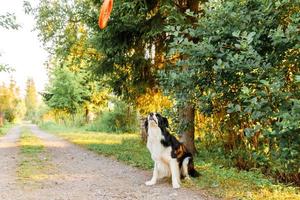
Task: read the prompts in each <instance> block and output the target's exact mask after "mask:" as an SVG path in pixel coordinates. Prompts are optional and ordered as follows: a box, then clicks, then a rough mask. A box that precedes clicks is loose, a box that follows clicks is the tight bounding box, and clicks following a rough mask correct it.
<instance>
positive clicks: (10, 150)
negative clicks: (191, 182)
mask: <svg viewBox="0 0 300 200" xmlns="http://www.w3.org/2000/svg"><path fill="white" fill-rule="evenodd" d="M28 127H29V129H31V131H32V132H33V133H34V134H35V135H36V136H38V137H39V138H41V139H42V141H43V143H44V145H45V147H46V149H47V151H48V153H49V155H50V162H51V163H52V165H53V166H54V169H53V170H49V172H47V173H49V174H48V176H47V177H48V178H46V179H45V180H43V181H42V182H40V183H39V184H40V185H39V187H35V188H32V189H26V190H25V189H24V188H20V187H19V189H18V184H16V180H15V179H16V178H14V177H15V171H14V170H15V169H16V159H15V158H16V156H17V148H16V145H15V142H16V141H17V138H18V135H19V128H15V129H13V130H11V132H10V133H9V134H8V135H7V136H5V137H4V138H2V139H1V141H0V148H1V153H0V160H1V161H2V159H4V160H5V162H1V165H0V169H1V170H0V172H1V173H3V174H1V177H0V178H1V181H0V197H3V198H1V199H26V200H27V199H38V200H43V199H49V200H54V199H57V200H59V199H63V200H67V199H72V200H77V199H78V200H79V199H80V200H85V199H91V200H92V199H93V200H96V199H99V200H100V199H101V200H102V199H149V200H150V199H151V200H152V199H209V198H208V197H205V196H204V195H203V194H202V193H201V192H200V191H192V190H190V189H179V190H174V189H172V187H171V184H170V183H159V184H158V185H156V186H152V187H147V186H145V185H144V182H145V181H146V180H148V179H149V178H150V177H151V172H149V171H142V170H139V169H136V168H133V167H130V166H127V165H125V164H122V163H120V162H117V161H115V160H113V159H110V158H106V157H103V156H100V155H97V154H95V153H93V152H90V151H87V150H84V149H82V148H80V147H78V146H75V145H73V144H70V143H69V142H66V141H65V140H62V139H60V138H58V137H56V136H54V135H51V134H48V133H45V132H43V131H41V130H39V129H38V128H37V127H36V126H34V125H30V126H28ZM2 148H3V149H4V151H2ZM3 168H4V169H5V170H3ZM2 179H3V180H2ZM3 188H4V189H3ZM17 189H18V190H17ZM8 190H9V192H7V191H8ZM20 192H21V193H22V196H20ZM5 195H6V196H5ZM4 197H6V198H4Z"/></svg>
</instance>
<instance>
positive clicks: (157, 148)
mask: <svg viewBox="0 0 300 200" xmlns="http://www.w3.org/2000/svg"><path fill="white" fill-rule="evenodd" d="M162 139H164V138H163V135H162V133H161V130H160V128H159V127H151V128H149V129H148V140H147V148H148V149H149V151H150V153H151V158H152V159H153V160H154V161H164V162H168V161H169V160H170V158H171V157H170V155H171V154H170V153H171V147H167V148H166V147H164V146H163V145H162V144H161V140H162Z"/></svg>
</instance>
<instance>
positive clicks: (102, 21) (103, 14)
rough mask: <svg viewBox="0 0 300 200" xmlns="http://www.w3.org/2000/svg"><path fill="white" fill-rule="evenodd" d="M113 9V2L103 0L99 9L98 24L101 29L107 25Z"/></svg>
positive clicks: (111, 0)
mask: <svg viewBox="0 0 300 200" xmlns="http://www.w3.org/2000/svg"><path fill="white" fill-rule="evenodd" d="M112 7H113V0H104V2H103V4H102V6H101V8H100V15H99V20H98V24H99V27H100V28H101V29H104V28H105V27H106V25H107V22H108V19H109V16H110V13H111V10H112Z"/></svg>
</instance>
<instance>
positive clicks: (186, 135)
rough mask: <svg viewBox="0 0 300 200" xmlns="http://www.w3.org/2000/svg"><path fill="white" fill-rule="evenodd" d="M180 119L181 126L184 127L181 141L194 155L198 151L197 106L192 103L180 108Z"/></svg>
mask: <svg viewBox="0 0 300 200" xmlns="http://www.w3.org/2000/svg"><path fill="white" fill-rule="evenodd" d="M179 119H180V125H181V127H184V130H183V132H182V133H181V135H180V141H181V142H182V143H183V144H184V145H185V146H186V148H187V149H188V151H189V152H191V153H192V154H193V155H194V154H196V153H197V150H196V147H195V143H194V138H195V108H194V105H192V104H186V105H184V106H183V107H181V108H179Z"/></svg>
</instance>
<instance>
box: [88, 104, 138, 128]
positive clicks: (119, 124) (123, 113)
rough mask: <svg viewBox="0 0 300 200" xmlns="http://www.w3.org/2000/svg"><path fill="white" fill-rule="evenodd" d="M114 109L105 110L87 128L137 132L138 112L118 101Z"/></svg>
mask: <svg viewBox="0 0 300 200" xmlns="http://www.w3.org/2000/svg"><path fill="white" fill-rule="evenodd" d="M114 105H115V106H114V109H113V110H112V111H105V112H103V113H102V114H101V115H100V116H99V117H98V118H97V119H96V120H95V121H94V122H93V123H92V124H90V125H89V126H88V127H87V128H86V129H87V130H89V131H100V132H109V133H112V132H136V131H137V130H138V119H137V112H136V110H134V109H133V108H132V107H131V106H128V105H126V103H124V102H120V101H117V102H115V104H114Z"/></svg>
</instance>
